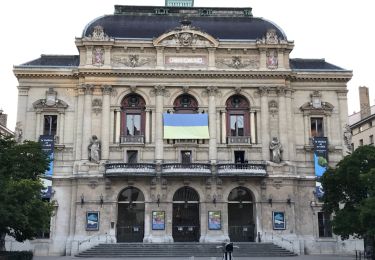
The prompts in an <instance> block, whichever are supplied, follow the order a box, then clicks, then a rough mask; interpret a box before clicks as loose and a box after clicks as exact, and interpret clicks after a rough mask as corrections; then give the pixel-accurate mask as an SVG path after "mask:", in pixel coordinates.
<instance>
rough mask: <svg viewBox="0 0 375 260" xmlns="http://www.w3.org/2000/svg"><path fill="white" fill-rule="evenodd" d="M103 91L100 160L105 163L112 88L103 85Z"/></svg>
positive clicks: (107, 156) (107, 152)
mask: <svg viewBox="0 0 375 260" xmlns="http://www.w3.org/2000/svg"><path fill="white" fill-rule="evenodd" d="M102 91H103V104H102V134H101V138H102V147H101V149H102V158H101V159H102V160H104V161H106V160H108V159H109V138H110V137H109V135H110V134H109V131H110V128H111V127H110V118H111V109H110V106H111V104H110V94H111V92H112V86H108V85H104V86H103V87H102Z"/></svg>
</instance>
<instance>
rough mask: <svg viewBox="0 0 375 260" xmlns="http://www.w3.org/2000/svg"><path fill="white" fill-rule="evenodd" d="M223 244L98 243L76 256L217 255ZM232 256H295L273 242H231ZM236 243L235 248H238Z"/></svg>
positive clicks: (219, 253) (219, 254) (220, 253)
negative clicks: (232, 245) (232, 246)
mask: <svg viewBox="0 0 375 260" xmlns="http://www.w3.org/2000/svg"><path fill="white" fill-rule="evenodd" d="M221 246H222V244H202V243H171V244H166V243H164V244H158V243H155V244H154V243H150V244H146V243H117V244H99V245H97V246H94V247H93V248H91V249H88V250H86V251H83V252H80V253H79V254H78V255H76V256H77V257H103V258H104V257H190V256H195V257H215V256H216V257H219V256H222V255H223V252H222V249H221ZM234 246H235V248H234V250H233V257H283V256H285V257H286V256H295V255H296V254H294V253H293V252H290V251H288V250H286V249H284V248H282V247H279V246H277V245H275V244H273V243H234ZM237 247H238V248H237Z"/></svg>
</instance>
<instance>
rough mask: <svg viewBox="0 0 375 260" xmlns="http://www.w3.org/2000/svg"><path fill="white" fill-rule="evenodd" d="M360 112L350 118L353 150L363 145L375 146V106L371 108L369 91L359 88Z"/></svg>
mask: <svg viewBox="0 0 375 260" xmlns="http://www.w3.org/2000/svg"><path fill="white" fill-rule="evenodd" d="M359 103H360V108H361V110H360V112H358V113H353V114H352V115H350V116H349V128H348V131H347V132H349V131H350V135H348V137H350V139H348V143H349V144H350V145H351V147H352V149H353V150H354V149H357V148H358V147H359V146H362V145H369V144H370V145H374V135H375V121H374V119H375V106H370V96H369V89H368V88H367V87H359Z"/></svg>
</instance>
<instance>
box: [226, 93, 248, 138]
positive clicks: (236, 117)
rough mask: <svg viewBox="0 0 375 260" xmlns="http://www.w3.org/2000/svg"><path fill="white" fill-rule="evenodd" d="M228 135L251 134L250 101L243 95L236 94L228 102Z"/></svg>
mask: <svg viewBox="0 0 375 260" xmlns="http://www.w3.org/2000/svg"><path fill="white" fill-rule="evenodd" d="M226 109H227V135H228V136H235V137H237V136H250V123H249V109H250V105H249V102H248V101H247V100H246V98H245V97H243V96H241V95H234V96H231V97H230V98H228V100H227V102H226Z"/></svg>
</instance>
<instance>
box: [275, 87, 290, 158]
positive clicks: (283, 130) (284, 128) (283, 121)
mask: <svg viewBox="0 0 375 260" xmlns="http://www.w3.org/2000/svg"><path fill="white" fill-rule="evenodd" d="M277 94H278V96H279V98H278V100H279V141H280V143H281V145H282V146H283V152H282V160H284V161H288V160H289V143H288V134H287V132H288V122H287V113H286V101H285V95H286V88H285V87H279V88H277Z"/></svg>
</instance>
